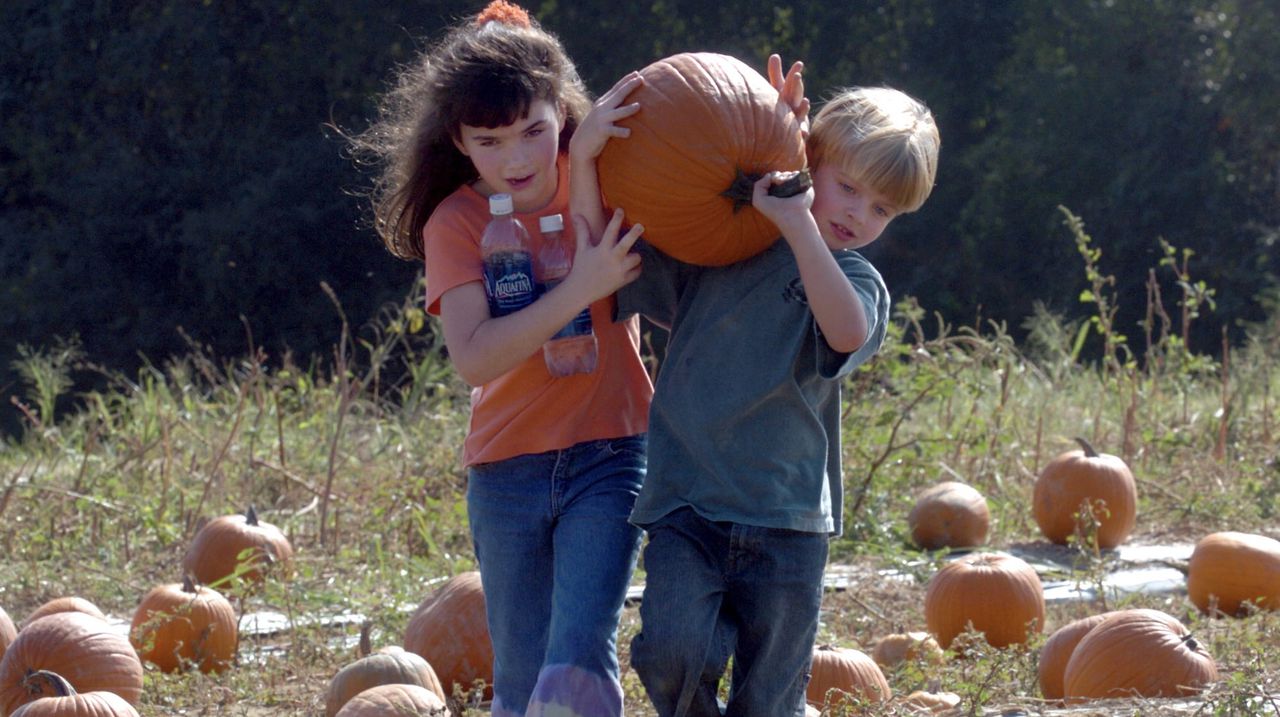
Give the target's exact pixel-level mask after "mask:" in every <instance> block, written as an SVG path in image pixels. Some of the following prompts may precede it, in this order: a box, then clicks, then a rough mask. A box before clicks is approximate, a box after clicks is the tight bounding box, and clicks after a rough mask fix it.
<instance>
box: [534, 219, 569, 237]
mask: <svg viewBox="0 0 1280 717" xmlns="http://www.w3.org/2000/svg"><path fill="white" fill-rule="evenodd" d="M538 231H540V232H542V233H543V234H547V233H548V232H562V231H564V217H562V216H560V215H559V214H549V215H547V216H545V217H538Z"/></svg>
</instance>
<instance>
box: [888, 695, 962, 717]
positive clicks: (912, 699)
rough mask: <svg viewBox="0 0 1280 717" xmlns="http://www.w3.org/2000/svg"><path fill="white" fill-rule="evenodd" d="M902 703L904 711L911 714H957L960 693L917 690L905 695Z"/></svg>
mask: <svg viewBox="0 0 1280 717" xmlns="http://www.w3.org/2000/svg"><path fill="white" fill-rule="evenodd" d="M900 704H901V705H902V709H903V711H904V712H905V713H906V714H909V715H947V714H955V713H956V710H957V709H958V708H959V707H960V695H957V694H956V693H954V692H935V691H932V690H916V691H915V692H912V693H911V694H909V695H907V696H906V697H903V698H902V701H901V702H900Z"/></svg>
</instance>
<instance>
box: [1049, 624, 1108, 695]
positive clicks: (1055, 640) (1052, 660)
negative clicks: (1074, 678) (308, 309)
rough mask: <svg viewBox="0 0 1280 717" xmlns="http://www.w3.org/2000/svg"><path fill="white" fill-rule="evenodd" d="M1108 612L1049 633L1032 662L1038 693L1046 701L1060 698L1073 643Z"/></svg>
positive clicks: (1073, 648) (1073, 647)
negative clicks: (1038, 684)
mask: <svg viewBox="0 0 1280 717" xmlns="http://www.w3.org/2000/svg"><path fill="white" fill-rule="evenodd" d="M1110 614H1111V613H1109V612H1104V613H1098V614H1097V615H1090V616H1088V617H1082V618H1080V619H1079V620H1073V621H1071V622H1069V623H1067V624H1066V625H1063V626H1062V627H1060V628H1058V629H1057V630H1055V631H1054V632H1053V634H1052V635H1050V636H1049V639H1048V640H1046V641H1045V643H1044V645H1043V646H1042V647H1041V648H1040V659H1039V662H1038V664H1037V665H1036V678H1037V680H1038V681H1039V682H1040V693H1041V694H1043V695H1044V698H1045V699H1047V700H1060V699H1062V698H1063V696H1064V695H1065V694H1066V693H1065V692H1063V688H1062V676H1063V674H1064V673H1066V671H1067V662H1069V661H1070V660H1071V653H1072V652H1075V649H1076V645H1079V644H1080V641H1081V640H1083V639H1084V636H1085V635H1087V634H1088V633H1089V631H1090V630H1092V629H1093V628H1095V627H1097V626H1098V623H1100V622H1102V621H1103V620H1105V619H1106V618H1107V616H1108V615H1110Z"/></svg>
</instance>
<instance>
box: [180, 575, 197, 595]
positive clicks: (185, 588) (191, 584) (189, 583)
mask: <svg viewBox="0 0 1280 717" xmlns="http://www.w3.org/2000/svg"><path fill="white" fill-rule="evenodd" d="M182 592H184V593H195V592H198V591H197V590H196V581H195V580H192V579H191V576H190V575H188V574H187V573H183V574H182Z"/></svg>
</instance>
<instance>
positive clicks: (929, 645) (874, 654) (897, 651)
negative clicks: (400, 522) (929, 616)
mask: <svg viewBox="0 0 1280 717" xmlns="http://www.w3.org/2000/svg"><path fill="white" fill-rule="evenodd" d="M871 659H873V660H875V661H876V664H877V665H879V666H880V667H882V668H890V667H895V666H897V665H900V664H902V663H903V662H913V661H916V660H920V661H923V662H925V663H927V664H930V665H940V664H942V662H943V660H944V659H945V655H944V654H943V651H942V646H941V645H939V644H938V641H937V640H936V639H935V638H934V637H933V635H931V634H929V633H928V632H924V631H913V632H895V633H893V634H890V635H885V636H884V637H882V638H880V639H879V640H876V644H875V645H873V646H872V648H871Z"/></svg>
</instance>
